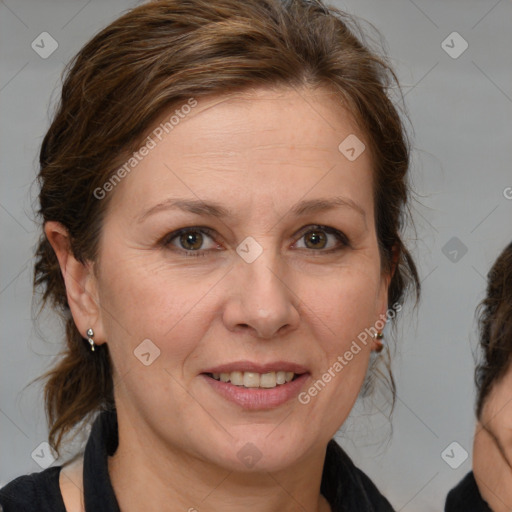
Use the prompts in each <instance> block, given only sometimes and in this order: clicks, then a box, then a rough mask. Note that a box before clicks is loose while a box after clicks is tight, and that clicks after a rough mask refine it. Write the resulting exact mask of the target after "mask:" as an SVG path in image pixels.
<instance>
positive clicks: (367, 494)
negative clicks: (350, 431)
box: [83, 411, 393, 512]
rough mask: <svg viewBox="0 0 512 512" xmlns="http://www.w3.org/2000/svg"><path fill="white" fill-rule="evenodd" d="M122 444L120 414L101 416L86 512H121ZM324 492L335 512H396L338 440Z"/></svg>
mask: <svg viewBox="0 0 512 512" xmlns="http://www.w3.org/2000/svg"><path fill="white" fill-rule="evenodd" d="M118 443H119V436H118V426H117V414H116V412H115V411H103V412H101V413H100V414H99V415H98V417H97V418H96V420H95V421H94V424H93V426H92V430H91V434H90V436H89V440H88V441H87V445H86V447H85V453H84V473H83V478H84V500H85V512H97V511H98V510H101V511H102V512H120V510H119V504H118V503H117V499H116V496H115V493H114V489H113V487H112V482H111V481H110V475H109V473H108V457H109V456H110V455H113V454H114V453H115V451H116V449H117V445H118ZM321 492H322V494H323V495H324V496H325V497H326V499H327V501H328V502H329V504H330V505H331V509H332V512H346V511H350V512H377V511H378V512H393V509H392V507H391V505H390V504H389V502H388V501H387V500H386V499H385V498H384V497H383V496H382V495H381V494H380V493H379V491H378V490H377V488H376V487H375V486H374V485H373V483H372V482H371V481H370V479H369V478H368V477H367V476H366V475H365V474H364V473H363V472H361V471H360V470H359V469H357V468H356V467H355V466H354V464H353V462H352V461H351V460H350V457H349V456H348V455H347V454H346V453H345V452H344V451H343V450H342V449H341V447H340V446H339V445H338V443H336V441H334V440H331V441H329V443H328V445H327V451H326V456H325V463H324V469H323V474H322V485H321Z"/></svg>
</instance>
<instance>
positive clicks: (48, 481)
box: [0, 466, 66, 512]
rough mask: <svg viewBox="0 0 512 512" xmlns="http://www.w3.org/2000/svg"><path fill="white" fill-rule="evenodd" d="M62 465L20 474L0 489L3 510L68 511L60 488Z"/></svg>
mask: <svg viewBox="0 0 512 512" xmlns="http://www.w3.org/2000/svg"><path fill="white" fill-rule="evenodd" d="M60 469H61V467H60V466H55V467H51V468H48V469H45V470H44V471H41V472H39V473H32V474H30V475H23V476H20V477H18V478H16V479H14V480H12V481H11V482H9V483H8V484H7V485H5V486H4V487H2V488H1V489H0V505H1V507H2V508H1V509H0V510H2V511H3V512H32V511H34V510H37V511H38V512H50V511H51V512H66V509H65V507H64V502H63V501H62V495H61V493H60V488H59V473H60Z"/></svg>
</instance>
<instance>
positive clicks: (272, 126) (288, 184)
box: [112, 88, 372, 210]
mask: <svg viewBox="0 0 512 512" xmlns="http://www.w3.org/2000/svg"><path fill="white" fill-rule="evenodd" d="M185 103H186V102H184V103H183V104H185ZM177 111H178V112H177ZM184 112H188V113H187V114H184ZM172 116H174V118H173V125H172V129H170V130H168V133H166V132H164V133H163V136H161V140H160V139H159V138H158V137H156V136H155V133H158V132H156V131H155V130H158V128H159V127H160V132H161V131H162V127H165V126H167V128H168V129H169V127H170V123H169V121H170V120H171V117H172ZM166 123H167V125H166ZM147 135H148V139H145V141H143V144H144V142H147V141H149V139H151V141H152V144H151V146H153V147H152V148H151V149H150V150H149V151H148V152H146V155H145V156H144V157H143V158H141V159H140V161H138V162H137V164H136V166H134V167H133V170H131V171H130V172H129V175H128V176H127V177H126V178H124V179H123V180H122V181H121V183H119V185H117V187H116V190H115V194H114V197H113V198H112V199H113V201H114V202H122V203H124V202H125V201H129V202H130V204H131V205H132V207H133V208H132V210H136V209H137V208H138V207H141V208H142V207H144V206H148V205H149V206H150V205H151V204H150V203H152V202H154V201H156V200H157V199H164V196H166V195H169V194H175V195H176V196H179V197H183V196H184V195H185V196H189V197H191V198H195V199H203V198H210V199H215V201H216V202H219V201H222V200H224V201H226V202H229V203H230V204H232V205H237V206H241V205H238V203H239V202H242V203H243V204H244V205H248V203H251V204H252V205H253V206H256V205H257V204H261V202H262V201H267V202H270V203H271V202H275V201H286V200H287V198H290V199H292V198H293V200H294V201H296V200H297V199H298V196H300V195H303V194H306V193H308V190H309V191H310V192H311V193H313V194H317V195H321V196H322V197H325V195H326V193H328V192H331V193H332V192H333V191H334V192H335V193H342V194H343V193H344V192H345V193H349V194H348V195H355V196H364V195H365V194H366V196H368V188H369V187H370V188H371V175H372V170H371V159H370V155H369V151H366V150H364V151H362V153H361V154H360V155H359V156H358V157H357V158H356V159H355V160H350V159H349V158H347V155H346V154H345V153H343V151H342V150H344V149H346V148H344V147H343V141H345V140H349V141H354V140H355V141H359V142H360V144H361V146H360V147H357V148H356V149H357V150H358V151H359V150H360V148H361V147H363V148H364V139H365V137H364V134H363V133H361V131H360V129H359V127H358V126H357V124H356V123H355V121H354V119H353V117H352V116H351V115H350V112H349V111H348V110H347V109H345V108H344V107H343V104H342V103H341V101H340V99H339V97H338V96H336V95H334V94H333V93H332V92H331V91H327V90H325V89H317V90H310V89H291V88H288V89H277V90H267V89H261V90H254V91H251V92H246V93H238V94H233V95H226V96H222V97H215V96H212V97H203V98H198V99H197V105H196V106H195V107H194V108H193V109H188V108H187V109H183V110H181V111H180V105H175V106H174V107H172V109H169V110H168V111H167V112H165V113H163V114H162V115H161V116H160V118H159V119H158V120H157V121H156V122H155V123H154V125H153V126H152V127H151V129H150V130H149V131H148V132H147ZM340 144H342V147H341V149H342V150H340ZM356 144H357V142H356ZM352 145H353V144H352ZM345 195H347V194H345ZM353 199H354V200H355V201H356V200H357V197H353ZM359 199H361V197H360V198H359Z"/></svg>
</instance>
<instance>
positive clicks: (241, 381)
mask: <svg viewBox="0 0 512 512" xmlns="http://www.w3.org/2000/svg"><path fill="white" fill-rule="evenodd" d="M294 375H295V374H294V373H293V372H282V371H279V372H269V373H256V372H231V373H213V374H212V376H213V378H214V379H216V380H220V381H221V382H231V384H234V385H235V386H245V387H246V388H275V387H276V386H277V385H278V384H284V383H285V382H290V381H291V380H292V379H293V377H294Z"/></svg>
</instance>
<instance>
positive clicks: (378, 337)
mask: <svg viewBox="0 0 512 512" xmlns="http://www.w3.org/2000/svg"><path fill="white" fill-rule="evenodd" d="M373 338H374V339H375V345H376V348H375V352H377V353H380V352H382V349H383V348H384V343H382V341H380V340H381V339H382V338H384V334H382V333H381V332H376V333H375V334H374V335H373Z"/></svg>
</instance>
